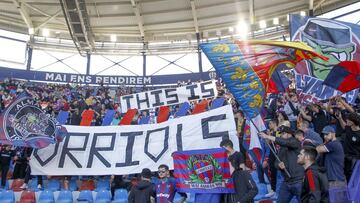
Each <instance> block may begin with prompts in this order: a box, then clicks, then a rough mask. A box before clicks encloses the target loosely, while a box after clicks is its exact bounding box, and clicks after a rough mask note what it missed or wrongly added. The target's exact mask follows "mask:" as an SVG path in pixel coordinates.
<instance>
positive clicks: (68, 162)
mask: <svg viewBox="0 0 360 203" xmlns="http://www.w3.org/2000/svg"><path fill="white" fill-rule="evenodd" d="M66 128H67V130H68V135H67V136H66V137H65V139H64V140H63V141H62V142H60V143H57V144H55V145H50V146H48V147H46V148H43V149H37V150H35V151H34V152H33V154H32V156H31V160H30V166H31V171H32V174H33V175H110V174H115V175H121V174H132V173H140V172H141V170H142V169H143V168H149V169H151V170H152V171H156V170H157V167H158V166H159V165H160V164H167V165H169V166H170V168H173V160H172V157H171V154H172V153H173V152H174V151H181V150H192V149H209V148H218V147H219V144H220V142H221V140H222V139H223V138H229V139H231V140H232V141H233V143H234V148H235V149H236V150H238V149H239V141H238V137H237V136H236V127H235V121H234V115H233V112H232V108H231V106H229V105H227V106H224V107H220V108H217V109H214V110H211V111H207V112H204V113H200V114H196V115H191V116H185V117H181V118H177V119H172V120H169V121H167V122H164V123H159V124H149V125H129V126H101V127H100V126H96V127H95V126H93V127H87V126H86V127H85V126H66Z"/></svg>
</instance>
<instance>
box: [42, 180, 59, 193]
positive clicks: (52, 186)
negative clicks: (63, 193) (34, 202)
mask: <svg viewBox="0 0 360 203" xmlns="http://www.w3.org/2000/svg"><path fill="white" fill-rule="evenodd" d="M60 188H61V184H60V181H59V180H54V179H53V180H49V181H48V184H47V187H46V189H47V190H51V191H53V192H55V191H58V190H60Z"/></svg>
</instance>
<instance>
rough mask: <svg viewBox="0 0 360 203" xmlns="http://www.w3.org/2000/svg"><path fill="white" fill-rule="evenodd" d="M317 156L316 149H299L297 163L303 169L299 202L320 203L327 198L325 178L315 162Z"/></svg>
mask: <svg viewBox="0 0 360 203" xmlns="http://www.w3.org/2000/svg"><path fill="white" fill-rule="evenodd" d="M316 157H317V152H316V149H315V148H313V147H305V148H303V149H302V150H301V151H300V154H299V155H298V158H297V163H298V164H301V165H302V166H303V167H304V169H305V178H304V181H303V186H302V192H301V202H302V203H320V202H322V200H324V199H326V198H327V192H328V187H327V179H326V177H325V176H322V175H321V174H320V172H319V169H318V166H317V165H316V163H315V160H316Z"/></svg>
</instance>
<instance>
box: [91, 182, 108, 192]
mask: <svg viewBox="0 0 360 203" xmlns="http://www.w3.org/2000/svg"><path fill="white" fill-rule="evenodd" d="M101 190H110V180H105V179H100V180H98V181H97V183H96V189H95V191H96V192H98V191H101Z"/></svg>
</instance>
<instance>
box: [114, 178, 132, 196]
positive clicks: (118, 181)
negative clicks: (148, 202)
mask: <svg viewBox="0 0 360 203" xmlns="http://www.w3.org/2000/svg"><path fill="white" fill-rule="evenodd" d="M117 189H125V190H127V191H130V189H131V183H130V181H125V180H124V177H123V176H122V175H112V176H111V178H110V191H111V197H112V199H114V194H115V191H116V190H117Z"/></svg>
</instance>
